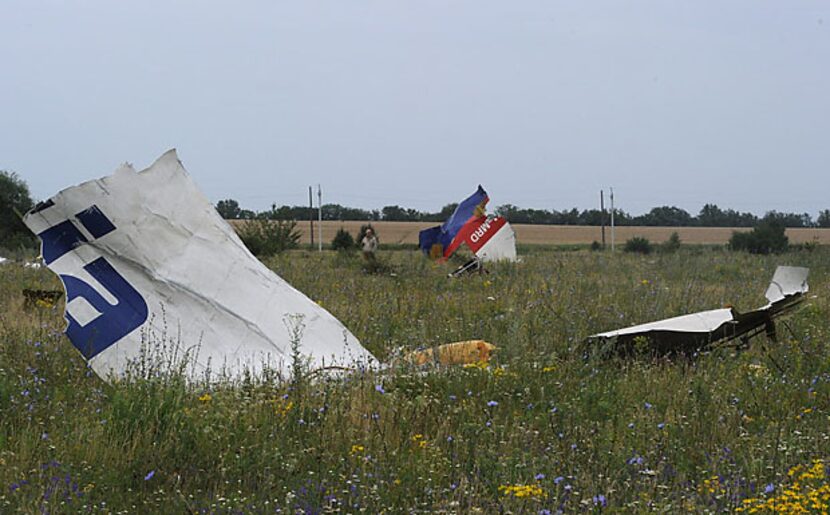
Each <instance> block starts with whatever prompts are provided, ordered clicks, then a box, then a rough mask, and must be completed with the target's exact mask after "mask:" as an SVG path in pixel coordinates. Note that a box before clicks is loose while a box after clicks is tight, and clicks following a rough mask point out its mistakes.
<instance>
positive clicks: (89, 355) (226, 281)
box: [24, 150, 377, 378]
mask: <svg viewBox="0 0 830 515" xmlns="http://www.w3.org/2000/svg"><path fill="white" fill-rule="evenodd" d="M24 222H25V223H26V225H27V226H28V227H29V229H31V230H32V231H33V232H34V233H35V234H37V235H38V236H39V237H40V240H41V242H42V247H41V249H42V250H41V253H42V255H43V261H44V263H45V264H46V265H47V266H48V267H49V269H51V270H52V271H53V272H55V273H56V274H58V275H59V277H60V279H61V281H62V282H63V285H64V288H65V290H66V308H65V314H64V316H65V318H66V320H67V322H68V325H67V328H66V334H67V336H68V337H69V340H70V341H71V342H72V344H73V345H74V346H75V347H76V348H77V349H78V350H79V351H80V352H81V354H83V356H84V358H86V359H87V361H88V362H89V364H90V366H91V367H92V369H93V370H94V371H95V372H96V373H97V374H98V375H99V376H101V377H102V378H107V377H109V376H113V375H114V376H123V375H124V374H125V373H127V371H128V370H129V369H130V367H131V366H134V365H135V364H136V363H140V362H141V360H145V359H149V357H148V356H147V354H148V353H152V352H153V351H154V349H161V350H162V353H163V354H164V355H163V356H158V358H160V359H161V360H162V361H163V362H164V363H165V364H166V366H172V367H176V366H178V365H179V363H185V362H186V364H187V367H188V370H187V375H188V376H189V377H194V378H198V377H203V374H205V373H206V372H208V371H212V372H213V373H215V374H219V375H225V376H229V377H240V376H241V375H242V374H244V373H251V374H258V373H259V372H261V371H262V370H263V369H265V368H267V369H270V370H276V371H278V372H279V373H282V374H284V375H285V376H287V375H290V372H291V364H292V363H291V360H292V358H291V356H292V343H296V345H297V350H298V351H299V353H300V354H301V355H302V356H303V359H305V360H307V362H308V366H309V367H310V368H313V369H319V368H325V367H338V366H339V367H349V368H357V367H367V366H372V365H373V364H376V363H377V360H376V359H375V358H374V356H372V354H371V353H369V351H367V350H366V349H365V348H363V346H362V345H361V344H360V342H359V341H358V340H357V338H355V336H354V335H353V334H352V333H351V332H350V331H349V330H348V329H347V328H346V327H345V326H344V325H343V324H342V323H341V322H340V321H339V320H337V319H336V318H335V317H334V316H332V315H331V314H330V313H329V312H328V311H326V310H325V309H323V308H322V307H320V306H319V305H318V304H317V303H316V302H314V301H312V300H311V299H309V298H308V297H306V296H305V295H303V294H302V293H301V292H299V291H298V290H296V289H294V287H292V286H291V285H290V284H288V283H287V282H286V281H284V280H283V279H282V278H280V277H279V276H278V275H277V274H275V273H274V272H273V271H271V270H270V269H268V268H267V267H266V266H265V265H263V264H262V263H261V262H260V261H259V260H257V259H256V258H255V257H254V255H253V254H251V252H250V251H249V250H248V249H247V248H246V247H245V245H244V244H243V243H242V241H241V240H240V239H239V236H237V234H236V232H235V231H234V230H233V228H232V227H231V226H230V225H229V224H228V223H227V222H226V221H225V220H223V219H222V217H221V216H219V213H217V212H216V210H215V209H214V207H213V205H212V204H211V203H210V201H209V200H208V199H207V198H206V197H205V196H204V195H203V194H202V193H201V192H200V191H199V190H198V188H197V187H196V185H195V183H194V182H193V180H192V179H191V178H190V176H189V175H188V173H187V172H186V171H185V169H184V167H183V166H182V164H181V162H180V161H179V158H178V157H177V155H176V152H175V150H171V151H168V152H167V153H165V154H164V155H162V156H161V157H160V158H159V159H158V160H157V161H156V162H155V163H154V164H153V165H152V166H150V167H149V168H147V169H146V170H143V171H140V172H136V171H135V170H134V169H133V167H132V166H130V165H123V166H122V167H121V168H119V169H118V170H116V171H115V173H114V174H112V175H110V176H108V177H104V178H102V179H98V180H94V181H89V182H86V183H83V184H81V185H79V186H75V187H71V188H68V189H66V190H63V191H61V192H60V193H58V194H57V195H55V196H54V197H52V198H51V199H49V200H47V201H45V202H42V203H40V204H39V205H38V206H36V207H35V208H34V209H32V211H30V212H29V213H27V214H26V216H25V217H24ZM168 327H169V328H170V329H169V331H168V329H167V328H168ZM177 360H178V363H177V362H176V361H177Z"/></svg>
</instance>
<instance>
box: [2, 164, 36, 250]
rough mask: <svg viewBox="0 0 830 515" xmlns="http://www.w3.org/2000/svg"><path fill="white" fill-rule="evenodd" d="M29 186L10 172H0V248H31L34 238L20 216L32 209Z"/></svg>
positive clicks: (32, 203)
mask: <svg viewBox="0 0 830 515" xmlns="http://www.w3.org/2000/svg"><path fill="white" fill-rule="evenodd" d="M33 206H34V202H33V201H32V198H31V196H30V195H29V186H28V185H27V184H26V182H25V181H24V180H23V179H21V178H20V177H18V176H17V174H15V173H12V172H6V171H3V170H0V247H5V248H7V249H17V248H20V247H24V248H33V247H34V246H35V241H36V240H35V237H34V235H33V234H32V233H31V231H29V229H28V228H27V227H26V226H25V225H23V220H21V218H20V216H22V215H23V213H25V212H26V211H28V210H30V209H32V207H33Z"/></svg>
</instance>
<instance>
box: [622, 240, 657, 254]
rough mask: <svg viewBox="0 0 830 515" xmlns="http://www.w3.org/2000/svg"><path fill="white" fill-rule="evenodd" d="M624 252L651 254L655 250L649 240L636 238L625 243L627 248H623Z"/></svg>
mask: <svg viewBox="0 0 830 515" xmlns="http://www.w3.org/2000/svg"><path fill="white" fill-rule="evenodd" d="M623 250H624V251H626V252H638V253H640V254H651V251H652V250H654V248H653V247H652V245H651V242H650V241H648V238H643V237H641V236H634V237H633V238H631V239H630V240H628V241H626V242H625V247H623Z"/></svg>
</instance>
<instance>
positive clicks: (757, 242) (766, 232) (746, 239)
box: [729, 219, 790, 254]
mask: <svg viewBox="0 0 830 515" xmlns="http://www.w3.org/2000/svg"><path fill="white" fill-rule="evenodd" d="M785 231H786V228H785V227H784V224H783V223H781V222H780V221H778V220H773V219H769V220H762V221H761V223H759V224H758V225H757V226H755V228H753V229H752V230H751V231H749V232H738V231H734V232H733V233H732V237H731V238H729V248H730V249H732V250H741V251H746V252H749V253H750V254H771V253H779V252H786V250H787V248H788V247H789V245H790V240H789V238H787V235H786V234H785Z"/></svg>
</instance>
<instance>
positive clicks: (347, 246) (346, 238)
mask: <svg viewBox="0 0 830 515" xmlns="http://www.w3.org/2000/svg"><path fill="white" fill-rule="evenodd" d="M356 246H357V244H356V243H355V241H354V238H352V235H351V233H349V231H347V230H346V229H343V228H342V227H341V228H340V229H338V230H337V234H335V235H334V239H333V240H331V248H332V249H334V250H339V251H343V252H346V251H349V250H352V249H354V248H355V247H356Z"/></svg>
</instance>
